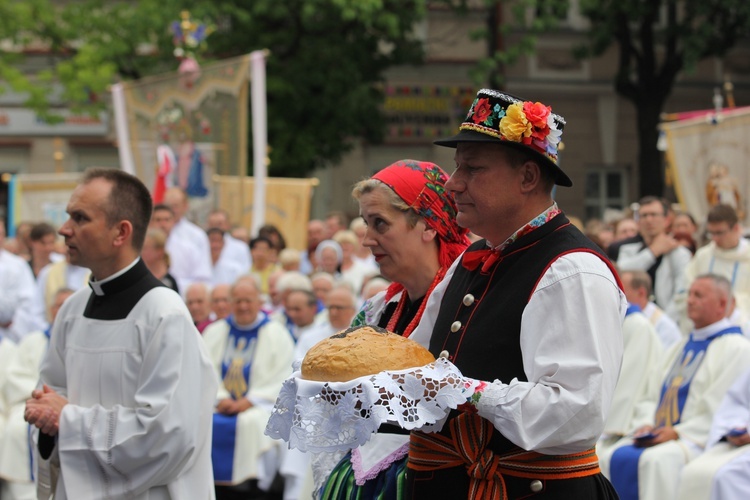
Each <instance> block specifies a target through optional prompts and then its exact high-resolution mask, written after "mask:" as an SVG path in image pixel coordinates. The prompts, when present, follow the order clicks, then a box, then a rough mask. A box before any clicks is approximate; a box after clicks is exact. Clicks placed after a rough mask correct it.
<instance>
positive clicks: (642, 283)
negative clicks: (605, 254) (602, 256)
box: [622, 271, 653, 297]
mask: <svg viewBox="0 0 750 500" xmlns="http://www.w3.org/2000/svg"><path fill="white" fill-rule="evenodd" d="M626 273H627V274H629V275H630V286H631V287H633V288H635V289H641V288H645V289H646V295H648V296H649V297H650V296H651V294H652V293H653V284H652V281H651V275H650V274H648V273H647V272H646V271H623V272H622V274H626Z"/></svg>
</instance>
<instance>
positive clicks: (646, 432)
mask: <svg viewBox="0 0 750 500" xmlns="http://www.w3.org/2000/svg"><path fill="white" fill-rule="evenodd" d="M731 301H732V287H731V283H730V282H729V281H728V280H727V279H726V278H724V277H722V276H718V275H715V274H704V275H700V276H698V277H697V278H696V279H695V280H694V281H693V283H692V285H691V286H690V291H689V292H688V299H687V312H688V316H689V317H690V319H691V320H692V321H693V323H694V325H695V329H694V330H693V331H692V332H691V334H690V336H689V337H688V338H687V339H685V340H683V341H681V342H680V343H678V344H677V345H676V346H674V347H673V348H672V349H671V350H670V351H669V352H668V353H667V356H666V358H665V360H664V362H663V364H662V365H661V367H660V368H659V369H658V370H657V371H656V373H655V374H654V376H652V382H653V383H652V384H651V390H650V392H649V394H648V395H647V396H646V399H645V400H644V401H641V402H639V404H638V405H637V406H638V407H639V408H640V410H641V417H640V418H641V423H643V424H644V425H642V426H640V427H639V428H637V429H635V434H634V438H625V439H623V440H622V441H621V443H620V445H619V446H618V447H617V448H616V449H615V451H614V453H612V455H611V456H600V460H601V463H602V471H603V472H605V473H606V472H607V471H609V476H610V479H611V480H612V484H613V485H614V486H615V488H616V489H617V493H618V494H619V495H620V498H621V499H623V500H628V499H636V498H640V499H644V500H648V499H654V500H656V499H661V498H672V497H673V495H674V492H675V491H677V489H678V486H679V480H680V474H681V472H682V469H683V467H684V466H685V465H686V464H687V463H689V462H690V461H691V460H693V459H694V458H696V457H697V456H698V455H700V453H702V452H703V448H704V447H705V445H706V442H707V440H708V432H709V429H710V427H711V420H712V418H713V415H714V413H715V412H716V410H717V408H718V406H719V403H720V402H721V398H722V397H723V395H724V394H725V393H726V392H727V390H728V389H729V387H730V386H731V385H732V383H733V382H734V381H735V380H736V379H737V377H738V376H739V375H740V374H741V373H742V372H744V371H745V370H746V369H748V368H750V342H748V340H747V338H746V337H744V336H743V335H742V330H741V329H740V328H739V327H737V326H733V325H732V324H731V322H730V321H729V320H728V319H727V318H726V312H727V307H728V306H729V304H730V303H731ZM634 421H635V422H638V419H637V418H636V419H634ZM636 425H637V424H636Z"/></svg>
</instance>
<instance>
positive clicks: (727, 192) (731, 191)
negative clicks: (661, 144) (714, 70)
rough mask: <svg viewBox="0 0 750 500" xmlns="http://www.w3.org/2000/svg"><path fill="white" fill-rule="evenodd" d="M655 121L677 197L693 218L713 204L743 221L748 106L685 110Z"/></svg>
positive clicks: (749, 180)
mask: <svg viewBox="0 0 750 500" xmlns="http://www.w3.org/2000/svg"><path fill="white" fill-rule="evenodd" d="M685 116H687V117H686V118H682V119H678V120H676V121H671V122H665V123H662V124H661V125H660V129H661V131H662V133H663V134H664V138H665V139H666V146H667V149H666V151H667V163H668V172H669V174H670V175H671V180H672V181H673V183H674V187H675V192H676V194H677V198H678V201H679V202H680V204H682V206H683V207H684V208H685V209H686V210H687V211H688V212H690V213H691V214H692V215H693V216H694V217H695V218H696V219H697V220H701V221H702V220H705V216H706V214H707V213H708V210H709V209H710V208H711V207H712V206H714V205H716V204H718V203H723V204H728V205H732V206H733V207H734V208H735V209H736V210H737V212H738V214H739V215H740V220H744V221H745V222H746V221H747V214H748V209H749V208H750V205H748V197H750V169H748V168H747V166H746V165H747V158H750V107H744V108H735V109H724V110H722V111H721V112H719V113H718V114H717V113H715V112H713V111H711V112H697V113H688V114H686V115H685Z"/></svg>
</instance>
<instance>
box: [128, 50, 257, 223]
mask: <svg viewBox="0 0 750 500" xmlns="http://www.w3.org/2000/svg"><path fill="white" fill-rule="evenodd" d="M184 78H185V72H184V71H175V72H171V73H167V74H164V75H158V76H153V77H147V78H142V79H140V80H135V81H131V82H125V83H123V84H122V86H123V94H124V98H125V110H126V115H127V116H126V118H127V128H128V132H129V147H130V151H131V153H132V157H133V163H134V167H135V168H134V170H135V172H134V173H135V174H136V175H137V176H138V177H139V178H140V179H142V180H143V181H144V183H145V184H146V185H147V186H153V191H154V192H157V191H163V190H164V189H165V188H166V187H169V186H172V185H175V186H179V187H181V188H183V189H185V190H186V191H187V193H188V195H189V196H190V197H191V209H196V203H195V202H196V201H199V202H200V203H198V204H197V205H201V206H200V207H197V211H199V212H200V211H203V210H202V209H206V210H207V209H208V208H210V206H211V205H212V202H211V199H212V198H213V197H214V196H215V193H214V190H213V186H212V183H211V179H212V177H213V176H214V175H217V174H218V175H240V176H244V175H245V174H246V171H247V170H246V169H247V165H248V161H247V137H248V126H249V123H248V116H247V115H248V93H249V92H248V82H249V80H250V78H251V64H250V55H249V54H248V55H244V56H240V57H235V58H231V59H225V60H222V61H218V62H215V63H211V64H205V65H201V66H200V71H195V72H193V73H192V78H191V81H190V85H185V84H184V83H185V80H184ZM202 205H206V207H202Z"/></svg>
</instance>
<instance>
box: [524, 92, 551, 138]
mask: <svg viewBox="0 0 750 500" xmlns="http://www.w3.org/2000/svg"><path fill="white" fill-rule="evenodd" d="M551 111H552V108H550V107H549V106H545V105H544V104H542V103H541V102H530V101H527V102H524V103H523V112H524V114H525V115H526V118H527V119H528V120H529V122H531V124H532V125H533V129H532V131H531V136H532V137H533V138H534V139H538V140H540V141H543V140H544V139H545V138H546V137H547V134H549V126H548V125H547V121H548V118H549V115H550V112H551Z"/></svg>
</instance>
